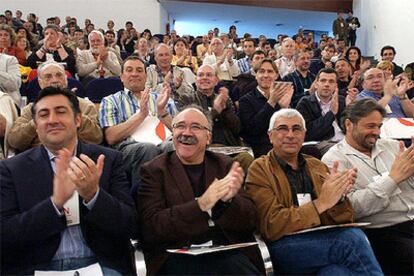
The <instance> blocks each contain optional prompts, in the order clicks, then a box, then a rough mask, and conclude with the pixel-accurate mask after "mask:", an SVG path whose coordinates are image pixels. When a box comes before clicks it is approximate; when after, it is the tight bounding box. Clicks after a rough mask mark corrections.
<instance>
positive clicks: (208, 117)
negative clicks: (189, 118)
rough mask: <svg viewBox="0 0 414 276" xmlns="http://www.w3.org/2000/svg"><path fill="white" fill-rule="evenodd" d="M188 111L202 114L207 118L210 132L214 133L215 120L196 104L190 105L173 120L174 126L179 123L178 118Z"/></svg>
mask: <svg viewBox="0 0 414 276" xmlns="http://www.w3.org/2000/svg"><path fill="white" fill-rule="evenodd" d="M188 110H192V111H195V112H198V113H200V114H202V115H203V116H205V117H206V119H207V124H208V130H209V131H210V132H213V119H212V118H211V116H210V114H208V113H207V112H206V111H205V110H203V108H202V107H201V106H199V105H196V104H190V105H187V106H184V108H183V109H182V110H181V111H180V112H179V113H178V114H177V115H175V116H174V118H173V119H172V125H174V124H175V123H176V122H177V117H178V115H179V114H181V113H183V112H184V111H188Z"/></svg>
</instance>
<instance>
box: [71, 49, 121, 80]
mask: <svg viewBox="0 0 414 276" xmlns="http://www.w3.org/2000/svg"><path fill="white" fill-rule="evenodd" d="M76 66H77V68H78V75H79V76H80V77H93V78H99V77H100V74H99V72H98V70H99V68H98V64H97V63H96V61H95V58H94V57H93V55H92V51H91V50H83V51H81V52H80V53H79V54H78V57H77V59H76ZM102 67H103V69H104V70H105V75H104V77H105V78H108V77H114V76H116V77H117V76H120V75H121V65H120V64H119V61H118V58H117V57H116V55H115V53H114V52H112V51H110V50H108V57H107V58H106V60H105V61H104V62H103V64H102Z"/></svg>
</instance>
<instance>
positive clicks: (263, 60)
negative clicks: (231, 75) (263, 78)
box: [253, 58, 279, 75]
mask: <svg viewBox="0 0 414 276" xmlns="http://www.w3.org/2000/svg"><path fill="white" fill-rule="evenodd" d="M264 63H270V65H271V66H272V68H273V70H274V71H275V72H276V74H278V75H279V69H278V68H277V65H276V63H275V62H274V61H273V60H272V59H270V58H264V59H262V60H261V61H260V63H259V64H258V65H257V66H256V68H253V70H254V72H255V73H257V72H258V71H259V69H260V67H262V66H263V64H264Z"/></svg>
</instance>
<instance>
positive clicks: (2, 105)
mask: <svg viewBox="0 0 414 276" xmlns="http://www.w3.org/2000/svg"><path fill="white" fill-rule="evenodd" d="M0 115H1V116H3V117H4V119H5V120H6V126H5V133H4V147H3V148H2V147H1V146H0V160H2V159H5V158H7V157H9V156H12V155H13V154H14V152H13V151H12V150H11V149H10V148H9V145H8V143H7V138H8V137H9V136H10V128H11V126H12V125H13V122H14V121H15V120H16V119H17V110H16V106H15V105H14V101H13V99H12V98H11V97H10V96H9V95H8V94H7V93H4V92H1V91H0Z"/></svg>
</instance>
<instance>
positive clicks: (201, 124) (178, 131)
mask: <svg viewBox="0 0 414 276" xmlns="http://www.w3.org/2000/svg"><path fill="white" fill-rule="evenodd" d="M208 129H209V125H208V120H207V118H206V117H205V115H204V114H202V113H201V111H199V110H197V109H194V108H189V109H186V110H184V111H182V112H180V113H179V114H178V115H177V116H176V117H175V118H174V120H173V143H174V147H175V150H176V153H177V156H178V158H179V159H180V160H181V162H182V163H183V164H187V165H191V164H193V165H195V164H201V163H202V162H203V160H204V154H205V150H206V147H207V145H208V144H209V143H210V141H211V132H210V131H209V130H208Z"/></svg>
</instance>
